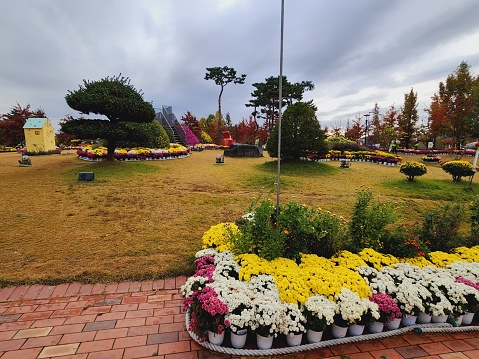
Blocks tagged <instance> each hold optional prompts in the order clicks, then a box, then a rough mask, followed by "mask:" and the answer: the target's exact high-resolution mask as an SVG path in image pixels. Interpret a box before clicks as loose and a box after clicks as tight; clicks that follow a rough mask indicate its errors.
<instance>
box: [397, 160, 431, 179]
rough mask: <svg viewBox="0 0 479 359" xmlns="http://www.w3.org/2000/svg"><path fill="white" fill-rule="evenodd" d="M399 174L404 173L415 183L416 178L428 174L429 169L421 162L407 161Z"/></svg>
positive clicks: (400, 168)
mask: <svg viewBox="0 0 479 359" xmlns="http://www.w3.org/2000/svg"><path fill="white" fill-rule="evenodd" d="M399 172H401V173H404V174H405V175H406V176H407V180H408V181H409V182H412V181H414V177H419V176H422V175H424V174H426V173H427V167H426V165H425V164H424V163H421V162H415V161H406V162H404V163H403V164H402V165H401V167H399Z"/></svg>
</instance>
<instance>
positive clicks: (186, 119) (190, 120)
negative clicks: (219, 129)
mask: <svg viewBox="0 0 479 359" xmlns="http://www.w3.org/2000/svg"><path fill="white" fill-rule="evenodd" d="M181 121H183V124H184V125H185V126H186V127H188V128H189V129H190V130H191V132H193V134H194V135H195V136H196V137H197V138H201V126H200V121H198V119H197V118H196V116H195V115H193V114H192V113H191V112H190V111H186V113H185V114H184V115H183V116H182V117H181Z"/></svg>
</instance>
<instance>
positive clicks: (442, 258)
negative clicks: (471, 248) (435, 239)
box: [429, 251, 466, 268]
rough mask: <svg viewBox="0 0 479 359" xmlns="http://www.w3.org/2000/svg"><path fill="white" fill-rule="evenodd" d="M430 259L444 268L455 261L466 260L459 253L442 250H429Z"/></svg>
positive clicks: (437, 265)
mask: <svg viewBox="0 0 479 359" xmlns="http://www.w3.org/2000/svg"><path fill="white" fill-rule="evenodd" d="M429 260H430V261H431V262H432V263H433V264H434V265H435V266H436V267H439V268H443V267H445V266H447V265H449V264H451V263H453V262H466V261H465V260H463V259H462V258H461V257H460V256H459V255H457V254H454V253H444V252H440V251H436V252H429Z"/></svg>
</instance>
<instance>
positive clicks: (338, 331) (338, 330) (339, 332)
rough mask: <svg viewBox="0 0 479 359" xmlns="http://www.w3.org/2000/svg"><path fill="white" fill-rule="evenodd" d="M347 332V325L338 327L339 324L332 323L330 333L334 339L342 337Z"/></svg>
mask: <svg viewBox="0 0 479 359" xmlns="http://www.w3.org/2000/svg"><path fill="white" fill-rule="evenodd" d="M347 333H348V327H340V326H339V325H336V324H333V325H332V326H331V334H332V335H333V337H335V338H336V339H339V338H344V337H345V336H346V334H347Z"/></svg>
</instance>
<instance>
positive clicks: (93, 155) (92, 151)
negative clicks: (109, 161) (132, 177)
mask: <svg viewBox="0 0 479 359" xmlns="http://www.w3.org/2000/svg"><path fill="white" fill-rule="evenodd" d="M77 155H78V157H79V158H80V159H83V160H87V161H101V160H103V159H104V158H106V157H107V148H106V147H103V146H99V147H96V148H93V147H92V146H85V147H81V148H80V149H79V150H77ZM186 156H189V149H188V148H186V147H184V146H182V145H179V144H177V143H172V144H171V145H170V147H169V148H168V149H150V148H131V149H124V148H117V149H116V150H115V159H116V160H119V161H140V160H164V159H171V158H183V157H186Z"/></svg>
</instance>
